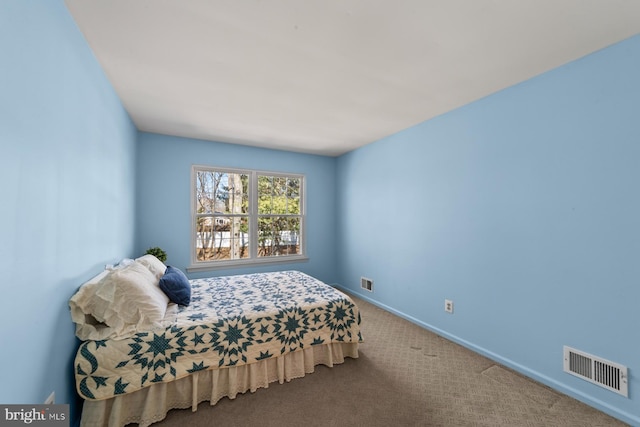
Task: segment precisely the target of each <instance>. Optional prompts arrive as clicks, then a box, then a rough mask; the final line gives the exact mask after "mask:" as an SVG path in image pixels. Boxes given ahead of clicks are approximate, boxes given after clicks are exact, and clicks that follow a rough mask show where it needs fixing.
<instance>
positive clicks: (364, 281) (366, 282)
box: [360, 277, 373, 292]
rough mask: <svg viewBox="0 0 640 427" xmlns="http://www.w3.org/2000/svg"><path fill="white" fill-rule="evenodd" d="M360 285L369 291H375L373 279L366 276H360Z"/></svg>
mask: <svg viewBox="0 0 640 427" xmlns="http://www.w3.org/2000/svg"><path fill="white" fill-rule="evenodd" d="M360 287H361V288H362V289H366V290H368V291H369V292H373V280H371V279H367V278H366V277H361V278H360Z"/></svg>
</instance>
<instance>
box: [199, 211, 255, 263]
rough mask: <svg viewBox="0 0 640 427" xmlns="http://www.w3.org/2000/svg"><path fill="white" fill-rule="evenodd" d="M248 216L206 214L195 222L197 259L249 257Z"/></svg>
mask: <svg viewBox="0 0 640 427" xmlns="http://www.w3.org/2000/svg"><path fill="white" fill-rule="evenodd" d="M248 224H249V217H246V216H243V217H226V216H206V217H200V218H198V220H197V224H196V230H197V231H196V232H197V235H196V255H197V257H196V259H197V261H212V260H228V259H239V258H248V257H249V233H248V231H249V226H248Z"/></svg>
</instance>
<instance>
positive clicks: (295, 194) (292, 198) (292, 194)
mask: <svg viewBox="0 0 640 427" xmlns="http://www.w3.org/2000/svg"><path fill="white" fill-rule="evenodd" d="M287 213H290V214H299V213H300V179H299V178H289V179H288V180H287Z"/></svg>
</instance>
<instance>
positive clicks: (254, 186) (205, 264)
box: [187, 165, 309, 272]
mask: <svg viewBox="0 0 640 427" xmlns="http://www.w3.org/2000/svg"><path fill="white" fill-rule="evenodd" d="M199 171H208V172H224V173H237V174H246V175H248V176H249V212H248V214H247V216H248V217H249V257H248V258H241V259H229V260H214V261H198V258H197V248H196V242H197V229H196V228H197V227H196V223H197V215H198V213H197V203H198V201H197V197H196V193H197V183H196V179H197V172H199ZM258 175H267V176H274V177H291V178H298V179H300V180H301V185H300V215H299V216H300V252H301V253H300V254H294V255H273V256H262V257H258V217H259V215H258ZM190 191H191V215H190V218H191V227H190V230H191V246H190V253H191V264H190V265H189V267H187V271H189V272H191V271H204V270H216V269H224V268H240V267H250V266H256V265H271V264H282V263H294V262H304V261H308V260H309V258H308V257H307V250H306V241H307V234H306V228H305V222H306V210H307V209H306V177H305V176H304V175H302V174H299V173H288V172H273V171H263V170H254V169H238V168H228V167H217V166H205V165H192V166H191V184H190ZM296 216H298V215H296Z"/></svg>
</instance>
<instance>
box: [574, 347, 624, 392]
mask: <svg viewBox="0 0 640 427" xmlns="http://www.w3.org/2000/svg"><path fill="white" fill-rule="evenodd" d="M564 371H565V372H567V373H569V374H571V375H575V376H576V377H579V378H582V379H583V380H586V381H589V382H591V383H594V384H596V385H599V386H600V387H603V388H606V389H607V390H611V391H613V392H615V393H618V394H621V395H623V396H624V397H629V390H628V384H627V367H626V366H622V365H619V364H617V363H613V362H609V361H608V360H605V359H602V358H599V357H596V356H592V355H590V354H588V353H585V352H583V351H579V350H576V349H573V348H571V347H567V346H564Z"/></svg>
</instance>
